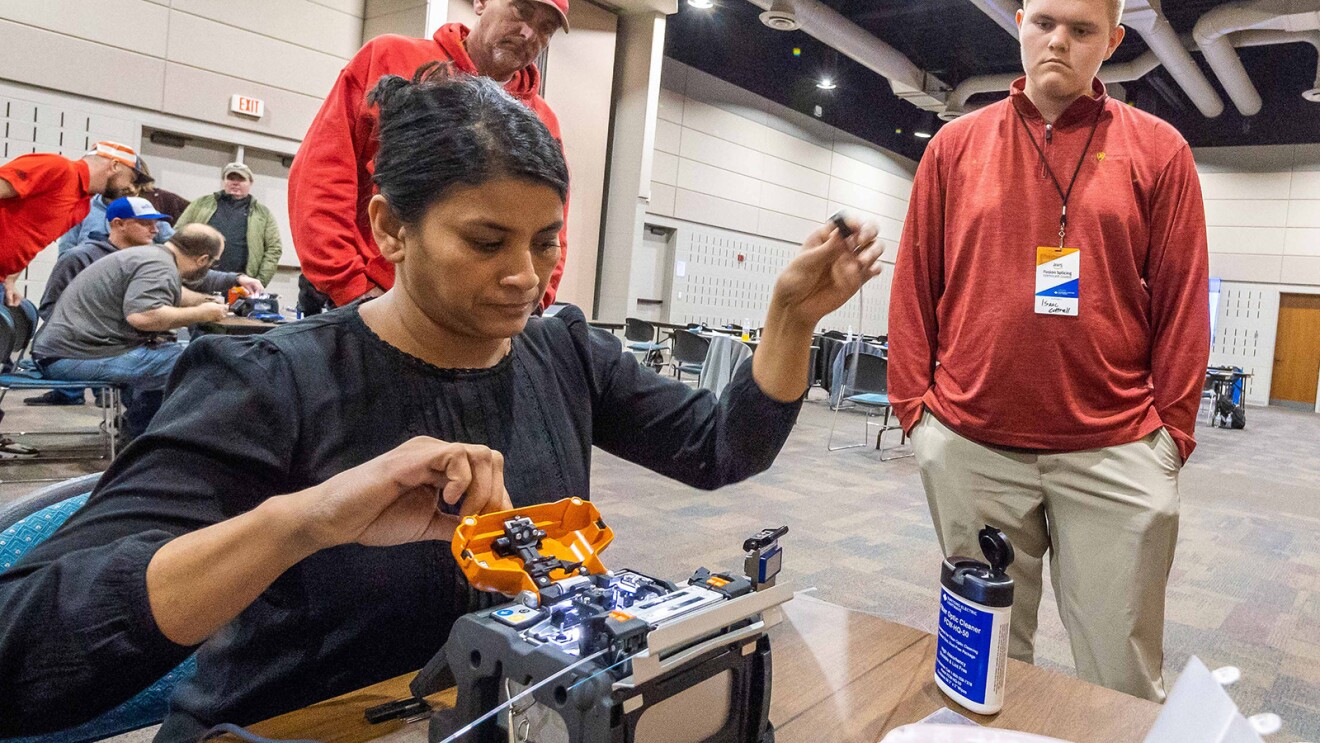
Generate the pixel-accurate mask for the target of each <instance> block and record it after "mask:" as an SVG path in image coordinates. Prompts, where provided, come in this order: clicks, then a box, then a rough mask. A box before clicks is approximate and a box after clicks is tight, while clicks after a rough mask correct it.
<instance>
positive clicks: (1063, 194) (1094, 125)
mask: <svg viewBox="0 0 1320 743" xmlns="http://www.w3.org/2000/svg"><path fill="white" fill-rule="evenodd" d="M1013 111H1014V113H1016V114H1017V117H1018V121H1021V122H1022V128H1023V129H1025V130H1026V131H1027V139H1030V140H1031V146H1032V147H1035V148H1036V153H1037V154H1039V155H1040V162H1041V164H1042V165H1044V166H1045V172H1046V173H1049V174H1050V180H1052V181H1054V190H1055V191H1058V192H1059V198H1060V199H1063V210H1062V211H1060V212H1059V248H1063V237H1064V235H1065V234H1066V233H1067V232H1068V199H1069V198H1071V197H1072V190H1073V186H1076V185H1077V176H1078V174H1079V173H1081V172H1082V164H1083V163H1085V162H1086V151H1087V150H1089V149H1091V140H1092V139H1095V130H1096V129H1098V128H1099V127H1100V115H1101V114H1103V113H1104V112H1105V104H1104V102H1101V103H1100V109H1099V110H1098V111H1096V112H1095V121H1092V122H1091V134H1090V135H1089V136H1087V138H1086V146H1085V147H1083V148H1082V156H1081V157H1080V158H1078V159H1077V167H1076V169H1074V170H1073V174H1072V180H1071V181H1069V182H1068V190H1067V191H1064V190H1063V186H1062V185H1061V184H1060V183H1059V178H1058V176H1056V175H1054V168H1051V167H1050V162H1049V160H1046V159H1045V150H1044V149H1042V148H1041V146H1040V144H1039V143H1037V142H1036V135H1034V134H1032V133H1031V127H1029V126H1027V119H1026V117H1024V116H1023V115H1022V112H1021V111H1018V110H1017V107H1016V106H1014V107H1013Z"/></svg>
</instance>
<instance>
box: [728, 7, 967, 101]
mask: <svg viewBox="0 0 1320 743" xmlns="http://www.w3.org/2000/svg"><path fill="white" fill-rule="evenodd" d="M748 2H750V3H751V4H752V5H755V6H757V7H759V8H761V9H762V10H770V8H771V5H772V3H771V0H748ZM773 6H774V8H775V9H776V10H779V11H783V10H785V9H786V8H791V9H792V13H793V15H794V16H796V20H797V22H798V24H799V28H801V30H802V31H804V32H806V33H807V34H808V35H809V36H812V37H813V38H815V39H817V40H818V41H821V42H822V43H824V44H825V45H826V46H830V47H833V48H834V49H836V50H838V51H839V53H841V54H843V55H844V56H846V57H848V58H850V59H852V60H853V61H855V62H857V63H858V64H860V65H862V66H863V67H865V68H867V69H869V70H871V71H872V72H874V73H876V74H877V75H880V76H881V77H883V78H885V79H887V80H889V84H890V86H891V87H892V88H893V89H894V93H895V95H897V96H898V97H900V98H902V99H904V100H906V101H907V102H908V103H911V104H912V105H914V106H917V107H918V108H922V109H925V110H927V111H940V110H943V108H944V96H945V93H944V91H947V90H948V87H949V86H948V85H946V84H945V83H943V82H941V81H940V80H939V79H937V78H935V77H934V76H932V75H930V74H928V73H927V72H925V71H924V70H922V69H921V68H920V67H917V66H916V65H915V64H913V62H912V60H910V59H908V58H907V57H905V56H904V55H903V53H902V52H900V51H898V50H897V49H895V48H893V47H892V46H889V45H888V44H886V43H885V42H883V41H881V40H880V39H878V38H876V37H875V36H874V35H873V34H871V33H870V32H868V31H867V30H866V29H864V28H862V27H861V26H858V25H857V24H856V23H853V22H852V21H850V20H848V19H847V18H845V17H844V16H842V15H840V14H839V12H838V11H836V10H834V9H833V8H830V7H828V6H826V5H824V4H822V3H819V2H817V1H816V0H774V2H773Z"/></svg>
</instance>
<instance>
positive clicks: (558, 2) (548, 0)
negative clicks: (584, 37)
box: [536, 0, 568, 33]
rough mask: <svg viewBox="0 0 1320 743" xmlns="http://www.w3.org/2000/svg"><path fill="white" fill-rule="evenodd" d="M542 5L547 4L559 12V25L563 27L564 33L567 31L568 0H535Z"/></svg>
mask: <svg viewBox="0 0 1320 743" xmlns="http://www.w3.org/2000/svg"><path fill="white" fill-rule="evenodd" d="M536 2H538V3H541V4H542V5H549V6H550V7H552V8H554V9H555V12H556V13H558V14H559V25H561V26H563V27H564V33H568V0H536Z"/></svg>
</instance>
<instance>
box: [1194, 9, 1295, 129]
mask: <svg viewBox="0 0 1320 743" xmlns="http://www.w3.org/2000/svg"><path fill="white" fill-rule="evenodd" d="M1315 29H1320V0H1257V2H1251V3H1230V4H1228V5H1221V6H1219V7H1218V8H1215V9H1214V10H1211V11H1208V12H1207V13H1206V14H1205V15H1203V16H1201V18H1200V19H1199V20H1198V21H1197V22H1196V27H1195V28H1193V29H1192V37H1193V38H1195V39H1196V44H1197V46H1198V47H1200V49H1201V54H1202V55H1204V56H1205V61H1206V62H1207V63H1208V64H1209V65H1210V69H1212V70H1214V71H1215V75H1216V76H1217V77H1218V78H1219V82H1220V84H1221V85H1223V86H1224V90H1226V91H1228V97H1229V98H1231V99H1232V100H1233V105H1234V106H1237V110H1238V111H1240V112H1241V113H1242V115H1243V116H1255V115H1256V114H1257V113H1260V107H1261V100H1260V93H1259V92H1257V90H1256V86H1255V85H1254V84H1252V82H1251V77H1250V76H1248V75H1247V70H1246V68H1245V67H1243V66H1242V59H1241V58H1240V57H1238V55H1237V52H1235V51H1233V44H1232V42H1231V41H1230V40H1229V39H1228V35H1229V34H1231V33H1234V32H1236V31H1249V30H1272V31H1310V30H1315Z"/></svg>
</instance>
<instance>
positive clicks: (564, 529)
mask: <svg viewBox="0 0 1320 743" xmlns="http://www.w3.org/2000/svg"><path fill="white" fill-rule="evenodd" d="M518 517H525V518H528V519H530V520H531V521H532V523H533V524H534V525H535V527H536V528H537V529H540V530H542V531H544V532H545V536H544V537H543V538H542V539H541V543H540V545H539V546H538V548H537V549H538V551H539V552H540V553H541V554H542V555H545V556H548V557H553V558H558V559H559V560H562V561H563V562H564V563H568V564H577V563H581V565H582V567H584V568H586V569H587V571H588V572H590V573H604V572H606V570H605V566H604V565H603V564H602V563H601V561H600V556H599V554H600V552H601V551H602V550H604V549H605V547H607V546H608V545H609V543H610V542H611V541H613V540H614V531H613V530H612V529H610V528H609V527H608V526H606V525H605V522H604V521H603V520H602V519H601V517H600V511H598V510H596V507H595V506H594V505H592V504H591V503H590V502H589V501H585V500H582V499H581V498H565V499H563V500H561V501H556V502H554V503H542V504H540V505H535V506H528V507H526V508H515V509H513V510H510V511H498V512H495V513H487V514H482V515H480V516H468V517H466V518H464V519H463V520H462V521H461V522H460V523H459V525H458V528H457V529H455V530H454V540H453V543H452V545H453V552H454V559H455V560H457V561H458V565H459V568H460V569H462V571H463V575H465V576H467V579H468V583H471V584H472V586H473V587H474V588H477V589H480V590H482V591H497V592H499V593H503V594H505V595H507V596H515V595H517V594H518V593H519V592H520V591H532V592H534V593H540V592H541V589H543V588H545V586H538V585H537V584H536V581H535V580H534V579H533V578H532V576H531V575H529V574H528V573H527V571H526V570H525V569H524V565H523V561H522V560H521V559H520V558H519V557H518V556H517V555H513V554H505V555H501V554H498V553H497V551H496V547H495V542H496V540H499V539H501V538H503V537H504V536H505V533H504V525H505V522H506V521H509V520H510V519H514V518H518ZM555 573H557V575H555V574H553V573H552V575H551V580H552V581H558V580H561V579H563V578H567V577H569V576H570V575H576V573H565V572H564V571H563V570H561V569H556V570H555Z"/></svg>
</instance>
